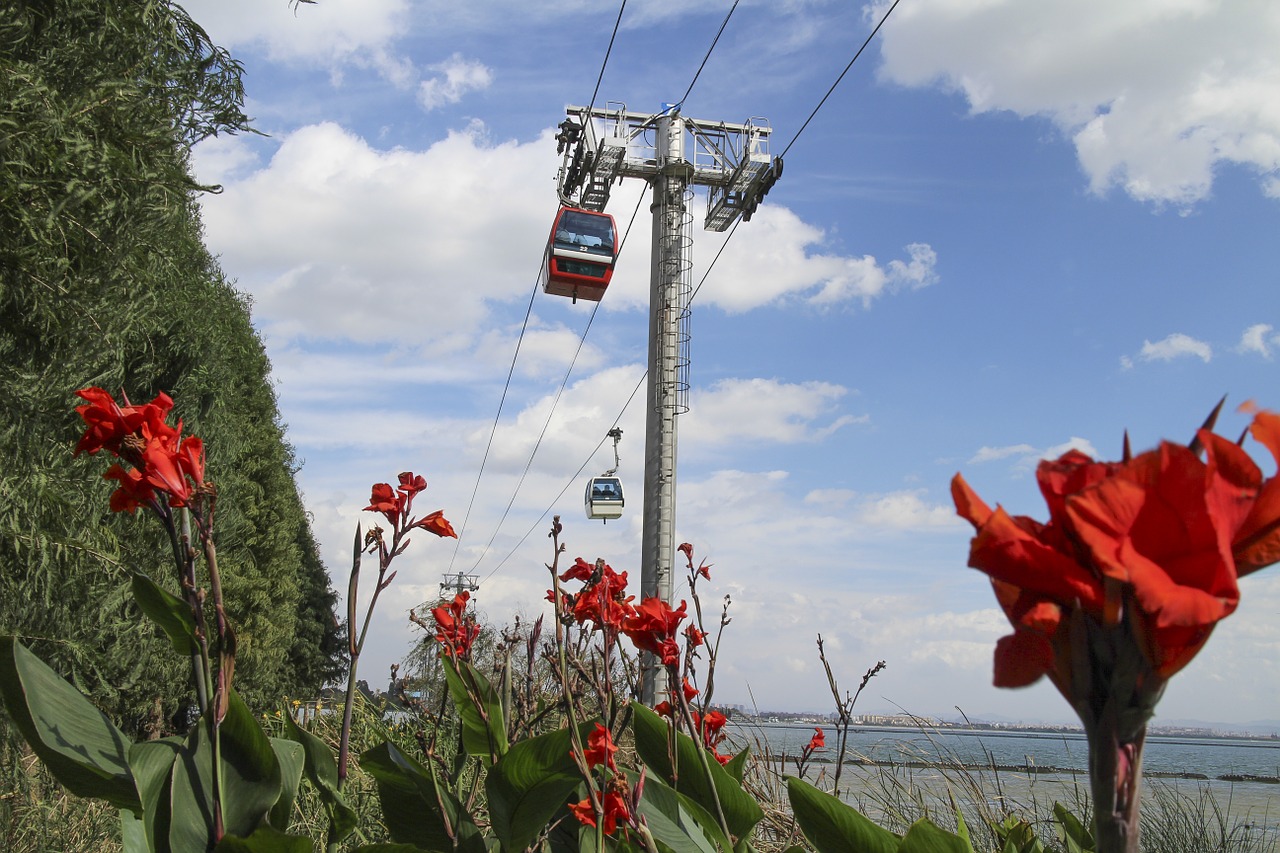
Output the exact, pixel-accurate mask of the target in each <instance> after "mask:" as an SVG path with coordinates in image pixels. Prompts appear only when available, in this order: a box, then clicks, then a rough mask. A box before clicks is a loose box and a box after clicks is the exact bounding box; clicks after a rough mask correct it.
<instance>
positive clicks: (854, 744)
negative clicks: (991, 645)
mask: <svg viewBox="0 0 1280 853" xmlns="http://www.w3.org/2000/svg"><path fill="white" fill-rule="evenodd" d="M813 728H814V727H813V726H807V725H806V726H798V725H790V724H765V725H759V726H755V725H752V726H738V727H736V728H734V729H733V730H732V735H731V736H733V737H735V738H736V739H737V741H738V742H739V743H751V744H752V745H753V746H754V745H755V742H756V741H758V740H759V739H760V738H763V740H764V741H767V742H768V744H769V746H770V748H771V749H772V751H773V752H774V753H786V754H787V755H797V754H799V752H800V750H801V748H802V747H803V746H804V745H805V744H807V743H808V742H809V738H810V737H811V736H812V735H813ZM822 729H823V731H824V732H825V733H826V740H827V748H826V749H824V750H822V751H821V752H819V753H817V755H818V757H819V758H820V759H825V760H827V761H834V760H835V755H836V745H837V744H836V729H835V728H834V727H833V726H823V727H822ZM845 760H846V761H853V762H859V763H865V762H866V761H870V762H874V763H893V764H910V763H915V762H925V763H939V762H950V763H955V764H959V765H962V766H966V767H991V766H992V765H995V766H997V767H1000V768H1002V769H1003V768H1022V769H1024V770H1029V771H1039V772H1052V771H1067V772H1070V771H1075V772H1084V771H1086V770H1087V768H1088V760H1089V753H1088V745H1087V743H1086V741H1085V739H1084V733H1083V732H1080V733H1049V732H1021V731H1019V732H1013V731H1000V730H989V729H983V730H969V729H929V730H927V731H921V730H919V729H909V728H897V727H880V726H858V727H853V728H850V730H849V742H848V748H847V750H846V757H845ZM1142 766H1143V770H1144V771H1145V772H1146V773H1147V775H1148V776H1160V775H1169V776H1178V777H1187V778H1204V777H1207V778H1208V779H1224V777H1236V781H1239V777H1258V778H1260V779H1267V780H1272V781H1275V782H1280V740H1261V739H1259V740H1246V739H1243V738H1198V737H1166V736H1160V735H1148V736H1147V745H1146V748H1145V749H1144V750H1143V759H1142ZM1277 790H1278V791H1280V788H1278V789H1277Z"/></svg>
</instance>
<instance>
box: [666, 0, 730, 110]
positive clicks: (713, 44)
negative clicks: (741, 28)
mask: <svg viewBox="0 0 1280 853" xmlns="http://www.w3.org/2000/svg"><path fill="white" fill-rule="evenodd" d="M737 8H738V0H733V5H732V6H730V7H729V14H727V15H725V16H724V20H723V21H721V22H720V29H719V30H717V31H716V37H715V38H713V39H712V40H711V47H709V48H707V55H706V56H704V57H702V64H701V65H699V66H698V70H697V71H696V72H694V75H693V79H692V80H690V81H689V88H688V89H685V90H684V95H683V96H682V97H681V98H680V100H679V101H677V102H676V106H677V107H678V106H680V105H681V104H683V103H684V102H685V101H686V100H688V99H689V93H690V92H692V91H693V86H694V84H695V83H697V82H698V78H699V77H700V76H702V69H703V68H706V67H707V60H708V59H710V58H711V52H712V51H713V50H715V49H716V44H717V43H718V42H719V41H720V36H721V35H722V34H723V33H724V28H725V27H726V26H727V25H728V24H729V19H730V18H732V17H733V10H734V9H737Z"/></svg>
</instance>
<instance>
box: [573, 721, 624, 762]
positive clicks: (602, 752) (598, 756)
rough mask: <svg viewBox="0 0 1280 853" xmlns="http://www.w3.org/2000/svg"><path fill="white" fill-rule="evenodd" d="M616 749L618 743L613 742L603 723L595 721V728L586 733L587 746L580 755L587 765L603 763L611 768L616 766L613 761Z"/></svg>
mask: <svg viewBox="0 0 1280 853" xmlns="http://www.w3.org/2000/svg"><path fill="white" fill-rule="evenodd" d="M617 751H618V745H617V744H615V743H614V742H613V735H611V734H610V733H609V730H608V729H607V728H605V727H604V726H603V725H601V724H600V723H596V727H595V730H594V731H592V732H591V734H589V735H587V747H586V749H584V750H583V755H582V757H583V758H584V759H585V760H586V762H587V766H588V767H598V766H600V765H602V764H603V765H604V766H606V767H608V768H609V769H610V770H613V769H615V768H616V767H617V765H616V764H614V762H613V754H614V753H615V752H617Z"/></svg>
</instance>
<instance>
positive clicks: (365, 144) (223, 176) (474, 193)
mask: <svg viewBox="0 0 1280 853" xmlns="http://www.w3.org/2000/svg"><path fill="white" fill-rule="evenodd" d="M550 133H551V131H550V130H548V131H545V132H544V133H543V134H542V135H540V136H539V137H538V138H537V139H535V140H533V141H530V142H524V143H522V142H516V141H506V142H495V141H493V140H492V139H490V138H489V135H488V132H487V129H486V128H485V126H484V125H483V124H482V123H479V122H473V123H472V124H471V125H469V126H468V127H466V128H463V129H461V130H455V131H452V132H450V133H449V134H448V135H447V136H446V137H445V138H444V139H442V140H439V141H437V142H435V143H433V144H432V145H430V146H429V147H427V148H425V149H423V150H411V149H407V148H391V149H380V148H378V147H376V146H375V145H373V144H371V143H370V142H369V141H367V140H366V139H364V138H363V137H361V136H359V135H357V134H355V133H353V132H351V131H350V130H348V129H346V128H343V127H341V126H339V125H337V124H334V123H331V122H326V123H322V124H315V125H308V126H305V127H301V128H298V129H297V130H295V131H293V132H291V133H287V134H283V135H282V136H281V137H279V139H278V141H274V140H273V141H272V143H263V142H261V141H259V140H256V139H247V138H239V137H236V138H230V139H221V140H216V141H212V142H210V143H208V144H207V146H208V147H206V145H205V144H202V145H201V146H198V147H197V149H196V155H195V164H196V167H197V175H198V176H199V177H200V178H201V179H204V180H210V179H214V180H220V181H222V182H223V183H224V185H225V191H224V192H223V193H221V194H219V195H212V196H204V197H202V198H201V205H202V207H203V216H204V222H205V226H206V233H207V241H208V244H209V246H210V247H211V248H212V249H213V251H214V252H216V253H218V254H219V255H220V257H221V259H222V263H223V266H224V268H226V269H227V270H228V271H229V272H231V273H232V274H233V275H235V276H236V277H237V279H238V280H239V283H240V286H241V287H242V288H244V289H245V290H247V291H248V292H250V293H251V294H252V295H253V297H254V300H255V306H254V308H255V317H256V319H257V320H258V322H259V323H261V324H262V326H263V328H264V330H265V331H266V332H267V333H268V335H269V336H271V337H273V338H277V339H284V340H293V339H300V338H311V339H319V340H353V341H357V342H361V343H369V342H373V341H393V342H396V341H414V342H419V343H422V342H425V344H426V345H428V346H434V347H436V348H437V350H438V351H446V352H452V351H458V350H460V349H465V348H466V347H467V346H468V344H469V341H470V338H471V335H472V334H473V333H474V332H475V330H476V329H477V328H478V327H480V326H481V324H482V323H484V322H485V321H486V320H487V319H488V317H489V311H490V308H491V303H494V302H505V301H508V300H513V299H516V298H519V297H523V296H525V295H527V294H528V293H529V291H530V288H531V286H532V285H533V284H534V281H535V280H536V278H537V273H538V267H539V263H540V260H541V258H542V254H543V250H544V247H545V241H546V239H547V230H548V228H549V217H550V216H551V213H552V211H553V208H549V206H548V194H547V186H546V177H547V176H550V175H554V174H555V171H556V166H557V161H556V156H555V144H554V143H553V142H552V140H551V138H550ZM264 144H265V145H275V148H274V150H273V151H272V150H268V151H267V154H268V155H269V156H268V158H267V162H265V165H263V164H261V163H260V162H259V161H258V160H257V159H256V158H258V157H259V156H260V155H259V153H258V152H259V149H260V148H261V147H262V146H263V145H264ZM644 192H645V190H644V188H643V186H642V185H640V184H639V182H629V185H624V186H622V187H620V188H619V190H618V192H616V193H615V196H616V197H615V199H614V201H613V203H612V204H611V207H613V208H614V209H616V210H626V209H629V208H632V207H635V206H636V203H637V202H640V201H642V198H643V193H644ZM494 198H499V199H501V200H502V202H501V204H481V203H477V200H479V199H494ZM698 204H705V202H704V201H699V202H698ZM746 227H747V228H750V229H751V236H750V238H747V237H742V238H741V239H737V240H734V241H733V242H732V243H731V244H730V245H729V247H728V248H727V249H726V251H725V253H724V255H723V257H722V258H721V261H720V262H719V263H718V264H717V266H716V268H715V270H714V274H713V275H711V276H709V277H707V279H706V285H705V287H703V288H702V290H701V291H700V292H699V294H698V297H697V301H698V304H702V305H705V304H708V303H709V304H714V305H718V306H719V307H721V308H723V309H725V310H728V311H747V310H751V309H754V308H758V307H762V306H765V305H770V304H774V303H776V302H778V301H781V300H786V299H788V298H794V299H805V300H808V301H812V302H815V303H820V304H824V305H830V304H835V303H839V302H843V301H854V302H860V303H861V304H862V305H864V306H867V305H869V304H870V303H871V302H873V301H874V300H876V299H878V298H880V297H881V296H883V295H885V294H888V293H893V292H896V291H900V290H910V289H914V288H919V287H923V286H926V285H928V284H930V283H931V282H933V281H935V280H936V278H937V275H936V272H935V265H936V262H937V258H936V255H935V253H934V251H933V250H932V249H931V248H930V247H929V246H927V245H925V244H923V243H914V244H911V245H909V246H908V247H907V250H906V257H904V258H898V259H892V260H889V261H887V262H885V263H881V262H879V261H877V260H876V259H875V258H874V257H871V256H869V255H868V256H861V257H858V256H845V255H841V254H838V253H835V252H831V251H824V250H823V248H822V247H823V245H824V241H825V236H824V234H823V232H822V231H821V229H818V228H816V227H814V226H812V225H809V224H807V223H805V222H803V221H802V220H801V219H800V218H799V217H798V216H796V214H795V213H793V212H791V211H790V210H787V209H786V208H782V207H776V206H770V205H766V206H764V207H762V208H761V209H760V210H759V211H758V212H757V215H756V216H755V217H754V218H753V219H752V221H751V222H750V223H748V224H747V226H746ZM650 230H651V229H649V228H647V227H639V228H635V229H633V230H632V233H631V235H630V236H629V237H628V239H627V242H626V244H625V246H624V249H623V254H622V256H621V257H620V259H619V262H618V268H617V271H616V273H615V275H614V280H613V283H611V284H610V289H609V299H608V300H607V302H606V303H603V307H604V310H606V311H609V312H617V311H631V310H636V309H641V308H643V307H645V306H647V305H648V299H649V288H648V280H649V270H648V266H649V265H648V263H647V261H648V257H649V245H648V244H649V240H650ZM724 239H726V236H725V235H720V234H712V233H711V232H701V234H700V235H699V243H698V251H697V252H696V253H695V255H694V262H695V270H694V271H695V274H697V266H696V265H697V263H698V262H699V261H700V259H702V262H704V263H709V260H710V258H713V257H715V253H716V252H717V251H718V249H719V246H720V245H721V244H722V243H723V240H724ZM578 310H582V311H585V310H587V308H586V306H585V305H581V306H578Z"/></svg>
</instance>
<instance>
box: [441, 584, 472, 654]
mask: <svg viewBox="0 0 1280 853" xmlns="http://www.w3.org/2000/svg"><path fill="white" fill-rule="evenodd" d="M470 598H471V593H469V592H467V591H466V590H463V591H462V592H460V593H458V594H457V595H455V596H454V597H453V601H451V602H449V603H448V604H447V605H443V606H440V607H435V608H432V610H431V615H432V617H434V618H435V620H436V640H437V641H438V642H439V643H440V646H441V652H442V653H443V654H444V655H445V656H446V657H451V658H454V659H455V660H459V659H465V658H467V657H468V656H470V654H471V645H472V643H474V642H475V640H476V637H478V636H480V626H479V625H477V624H476V622H475V617H473V616H472V615H471V614H469V613H467V612H466V610H467V601H468V600H470Z"/></svg>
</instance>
